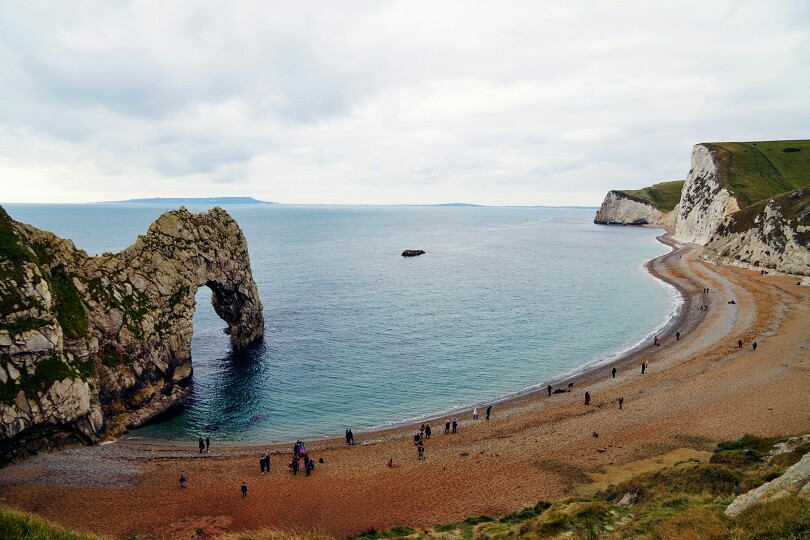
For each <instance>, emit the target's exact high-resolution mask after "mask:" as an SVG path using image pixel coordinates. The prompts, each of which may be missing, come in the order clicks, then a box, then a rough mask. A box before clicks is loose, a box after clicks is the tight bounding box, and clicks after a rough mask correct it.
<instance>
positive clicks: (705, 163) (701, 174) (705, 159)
mask: <svg viewBox="0 0 810 540" xmlns="http://www.w3.org/2000/svg"><path fill="white" fill-rule="evenodd" d="M739 209H740V206H739V204H738V202H737V199H736V198H735V197H734V195H733V194H732V193H731V192H730V191H729V190H727V189H726V188H725V187H723V183H722V180H721V178H720V172H719V169H718V165H717V162H716V160H715V157H714V155H713V154H712V150H711V149H710V148H709V147H707V146H705V145H703V144H696V145H695V146H694V147H693V148H692V168H691V170H690V171H689V174H688V175H687V177H686V182H685V183H684V185H683V191H681V202H680V204H679V208H677V220H676V223H675V237H676V238H677V239H678V240H680V241H682V242H691V243H694V244H705V243H706V242H708V241H709V238H711V236H712V234H713V233H714V231H715V229H716V228H717V226H718V225H719V224H720V222H721V221H722V220H723V218H725V217H726V216H727V215H729V214H731V213H733V212H736V211H737V210H739Z"/></svg>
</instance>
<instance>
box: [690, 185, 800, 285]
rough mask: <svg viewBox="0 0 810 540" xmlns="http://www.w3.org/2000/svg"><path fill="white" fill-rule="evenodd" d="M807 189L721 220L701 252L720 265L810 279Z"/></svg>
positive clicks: (755, 205) (754, 205) (706, 257)
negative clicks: (802, 211)
mask: <svg viewBox="0 0 810 540" xmlns="http://www.w3.org/2000/svg"><path fill="white" fill-rule="evenodd" d="M809 202H810V187H807V188H802V189H798V190H795V191H791V192H788V193H786V194H783V195H781V196H779V197H774V198H773V199H768V200H765V201H760V202H759V203H757V204H753V205H751V206H749V207H748V208H744V209H743V210H741V211H739V212H735V213H734V214H732V215H730V216H727V217H726V218H724V219H723V220H722V222H721V223H720V225H719V226H718V227H717V230H716V231H715V232H714V234H713V235H712V237H711V238H710V239H709V242H708V243H707V244H706V246H705V247H704V249H703V255H702V256H703V258H704V259H706V260H710V261H713V262H718V263H721V264H734V265H737V266H743V267H748V268H762V269H764V268H767V269H773V270H776V271H778V272H784V273H787V274H797V275H802V276H810V218H809V217H808V215H807V214H804V215H802V214H801V213H800V212H798V213H797V211H796V210H797V208H798V207H804V208H806V207H807V205H808V203H809Z"/></svg>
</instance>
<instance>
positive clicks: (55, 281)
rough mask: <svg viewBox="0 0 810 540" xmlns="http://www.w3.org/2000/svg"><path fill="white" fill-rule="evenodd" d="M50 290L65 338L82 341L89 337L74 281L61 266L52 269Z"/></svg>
mask: <svg viewBox="0 0 810 540" xmlns="http://www.w3.org/2000/svg"><path fill="white" fill-rule="evenodd" d="M50 274H51V279H50V280H49V281H50V288H51V292H52V293H53V300H54V307H55V308H56V320H58V321H59V325H60V326H61V327H62V331H63V332H64V333H65V337H66V338H69V339H80V338H83V337H86V336H87V330H88V326H87V315H86V314H85V312H84V306H83V305H82V301H81V299H80V298H79V292H78V291H77V290H76V287H75V285H73V280H72V279H71V277H70V276H69V275H68V273H67V272H66V271H65V267H64V266H62V265H61V264H60V265H58V266H55V267H53V268H52V269H51V272H50Z"/></svg>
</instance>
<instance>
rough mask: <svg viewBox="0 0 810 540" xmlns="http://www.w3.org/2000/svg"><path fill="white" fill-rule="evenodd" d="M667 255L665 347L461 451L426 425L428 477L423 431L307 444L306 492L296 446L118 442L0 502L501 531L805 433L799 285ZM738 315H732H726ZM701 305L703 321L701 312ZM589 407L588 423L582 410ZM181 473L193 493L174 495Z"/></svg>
mask: <svg viewBox="0 0 810 540" xmlns="http://www.w3.org/2000/svg"><path fill="white" fill-rule="evenodd" d="M664 241H665V242H670V243H672V241H671V240H667V239H665V240H664ZM676 247H677V248H678V249H676V250H675V251H673V252H672V253H670V254H668V255H664V256H662V257H660V258H658V259H655V260H653V261H651V262H650V263H648V267H649V269H650V271H651V272H652V273H653V274H655V275H657V276H658V277H660V278H662V279H664V280H666V281H667V282H669V283H671V284H673V285H674V286H676V287H677V288H678V289H679V291H680V292H681V294H682V296H683V298H684V304H683V306H682V309H681V311H680V312H679V314H678V315H677V317H676V318H675V319H674V320H673V322H672V324H670V325H669V327H668V329H667V330H666V331H665V332H662V334H660V335H659V339H660V343H661V345H660V346H658V347H656V346H653V345H652V344H651V343H650V344H645V345H643V346H641V347H639V348H637V349H636V350H635V351H632V353H631V354H628V355H625V356H623V357H622V358H620V359H618V360H617V361H616V362H614V363H613V364H610V365H606V366H599V367H597V368H595V369H593V370H591V371H589V372H587V373H583V374H580V375H577V376H575V377H573V378H571V379H566V380H561V381H558V382H557V384H556V385H555V386H557V387H564V388H567V383H568V382H574V387H573V389H572V391H571V392H565V393H561V394H554V395H552V396H551V397H549V396H547V395H546V391H545V389H543V390H540V391H537V392H533V393H530V394H526V395H522V396H518V397H516V398H513V399H511V400H509V401H507V402H504V403H499V404H496V405H495V406H494V407H493V417H492V419H491V420H490V421H486V420H484V419H483V416H484V414H483V412H484V411H483V410H481V409H480V408H479V413H480V415H481V419H480V420H477V421H473V420H472V419H471V414H469V413H464V414H462V415H459V418H460V420H461V423H460V427H459V433H457V434H455V435H444V434H443V430H444V422H443V420H445V419H442V421H441V422H439V421H433V422H430V424H431V427H432V428H433V436H432V438H431V439H430V440H428V441H426V456H427V459H426V460H425V461H421V462H420V461H417V459H416V449H415V448H414V445H413V433H414V431H415V430H416V429H418V426H404V427H399V428H396V429H390V430H386V431H381V432H375V433H355V439H356V441H357V443H358V444H356V445H355V446H347V445H345V444H344V441H343V440H342V439H328V440H319V441H310V442H308V448H309V450H310V454H311V455H313V456H314V457H315V458H316V460H317V458H321V457H322V458H323V459H324V462H325V463H323V464H318V466H317V468H316V469H315V471H314V472H313V475H312V476H311V477H305V476H304V475H303V473H299V475H298V476H296V477H293V476H292V475H291V474H290V473H289V472H288V471H287V466H286V465H287V463H288V462H289V459H290V457H291V447H292V445H291V444H290V445H284V446H280V445H275V446H236V445H234V446H227V447H221V446H219V445H217V444H216V441H215V440H214V441H213V446H212V448H211V452H210V453H206V454H203V455H200V454H198V452H197V449H196V445H193V444H192V445H179V444H167V443H158V442H149V441H140V442H139V441H125V440H122V441H117V442H114V443H112V444H106V445H100V446H94V447H81V448H75V449H71V450H68V451H64V452H61V453H55V454H51V455H44V456H37V457H35V458H32V459H29V460H26V461H23V462H22V463H19V464H15V465H11V466H8V467H6V468H4V469H2V470H0V500H2V502H4V503H6V504H9V505H11V506H14V507H17V508H21V509H24V510H28V511H32V512H35V513H37V514H39V515H42V516H44V517H46V518H48V519H51V520H54V521H56V522H59V523H62V524H65V525H68V526H70V527H74V528H76V529H80V530H84V531H93V532H97V533H101V534H107V535H111V536H115V537H128V536H130V535H138V537H139V538H172V537H176V538H181V537H182V538H188V537H189V536H191V535H192V534H193V533H194V531H195V530H196V529H202V531H203V532H204V533H205V534H217V533H221V532H226V531H240V530H253V529H259V528H276V529H284V530H288V531H296V532H309V531H318V532H325V533H329V534H334V535H338V536H346V535H350V534H352V533H356V532H359V531H363V530H366V529H369V528H371V527H374V528H376V529H378V530H380V529H384V528H388V527H392V526H395V525H410V526H413V527H417V528H427V527H431V526H433V525H435V524H437V523H446V522H452V521H458V520H461V519H464V518H466V517H468V516H472V515H479V514H490V515H499V514H505V513H508V512H512V511H514V510H518V509H520V508H523V507H524V506H527V505H533V504H535V503H536V502H537V501H538V500H540V499H546V500H551V499H557V498H560V497H564V496H566V495H570V494H572V493H574V492H575V491H576V490H581V489H582V485H583V484H588V483H590V482H592V481H599V482H604V481H606V479H608V480H609V479H610V478H613V477H615V478H619V479H620V478H621V477H622V475H623V474H627V471H633V470H648V469H649V467H650V466H654V465H651V464H654V463H658V462H660V463H669V462H670V461H672V459H675V458H672V459H670V458H667V457H665V458H663V459H651V458H656V456H662V455H664V454H667V456H675V457H676V458H677V457H678V456H695V455H701V454H700V452H699V451H706V450H711V449H712V448H713V446H714V444H716V442H717V441H718V440H721V439H732V438H737V437H740V436H741V435H743V434H746V433H752V434H756V435H789V434H797V433H808V432H810V399H808V398H810V354H808V351H810V313H809V312H808V311H810V302H808V301H807V292H808V289H807V287H798V286H797V285H796V282H797V279H796V278H795V277H782V276H760V275H759V273H758V272H753V271H749V270H743V269H739V268H735V267H720V266H715V265H711V264H708V263H705V262H703V261H701V260H699V258H698V256H699V252H700V251H699V248H695V247H689V246H677V245H676ZM704 287H709V290H710V292H709V293H708V294H704V293H703V292H702V290H703V288H704ZM732 299H733V300H735V301H736V304H728V303H727V302H728V301H729V300H732ZM703 304H707V305H708V306H709V308H708V311H705V312H704V311H702V310H700V309H699V306H701V305H703ZM675 331H680V332H681V334H682V336H681V339H680V340H679V341H676V340H675V337H674V332H675ZM738 339H742V340H743V342H744V343H745V347H744V348H743V349H738V348H737V340H738ZM754 340H756V341H757V342H758V344H759V347H758V349H757V350H756V352H753V351H752V350H751V347H750V345H751V343H752V341H754ZM645 361H646V362H649V368H648V370H647V373H646V374H644V375H642V374H641V369H640V367H641V363H642V362H645ZM613 366H615V367H616V369H617V376H616V378H615V379H613V378H612V377H611V374H610V369H611V367H613ZM527 383H531V381H527ZM586 390H587V391H588V392H590V395H591V398H592V400H591V405H590V406H585V405H584V404H583V396H584V393H585V391H586ZM620 396H623V397H624V409H623V410H621V411H620V410H619V409H618V398H619V397H620ZM594 433H598V435H599V436H598V437H594ZM267 449H270V450H271V451H272V452H273V455H272V470H271V472H270V473H269V474H265V475H261V474H260V473H259V465H258V459H259V456H260V454H261V453H262V452H264V451H265V450H267ZM689 449H693V450H696V451H698V452H693V451H692V450H689ZM389 457H393V458H394V462H395V467H394V468H391V469H389V468H388V467H387V466H386V462H387V461H388V458H389ZM181 470H182V471H184V473H185V476H186V477H187V478H188V487H187V488H186V489H183V490H181V489H180V488H179V487H178V485H177V479H178V477H179V475H180V471H181ZM242 481H245V482H247V484H248V488H249V492H248V497H247V498H245V499H242V497H241V494H240V493H239V486H240V485H241V483H242Z"/></svg>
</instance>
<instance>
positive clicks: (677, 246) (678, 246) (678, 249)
mask: <svg viewBox="0 0 810 540" xmlns="http://www.w3.org/2000/svg"><path fill="white" fill-rule="evenodd" d="M645 227H647V228H653V229H660V230H662V231H664V232H663V233H662V234H659V235H657V236H656V237H655V238H654V239H655V241H657V242H659V243H661V244H663V245H665V246H668V247H670V248H671V249H670V251H669V252H667V253H663V254H661V255H658V256H656V257H653V258H651V259H648V260H646V261H644V262H643V263H642V267H643V268H644V270H645V271H646V272H647V273H648V274H649V275H650V276H651V277H652V278H653V279H655V280H658V281H659V282H660V283H663V284H665V285H666V286H669V287H672V288H673V289H674V290H675V291H676V292H677V296H675V297H673V299H672V307H673V309H672V311H671V312H670V315H669V317H668V318H667V319H666V320H664V321H663V322H661V324H659V325H658V326H656V327H654V328H653V329H652V330H651V331H650V332H648V333H647V334H646V335H645V336H644V337H643V338H642V339H641V340H640V341H638V342H637V343H635V344H634V345H631V346H629V347H627V348H624V349H621V350H619V351H617V352H616V353H613V354H612V355H610V356H606V357H602V358H598V359H595V360H589V361H587V362H585V363H584V364H581V365H579V366H576V367H573V368H570V369H569V370H568V371H565V372H562V373H560V374H557V375H555V376H554V377H553V378H551V379H549V380H547V381H543V382H539V383H535V384H532V385H530V386H527V387H525V388H522V389H520V390H516V391H514V392H510V393H508V394H504V395H502V396H499V397H496V398H494V399H492V400H489V401H479V402H476V403H473V404H471V405H465V406H463V407H460V408H457V409H449V410H447V411H439V412H428V413H425V414H424V415H421V416H418V417H416V418H412V419H403V420H397V421H394V422H390V423H386V424H382V425H377V426H371V427H369V428H367V429H360V430H358V431H357V433H358V434H363V435H367V436H373V435H375V434H384V433H385V432H387V431H391V430H393V431H399V430H401V429H403V428H405V427H408V426H414V425H416V424H420V423H433V422H437V421H438V420H440V419H442V420H444V419H445V417H452V416H462V415H463V414H465V413H470V414H472V410H473V408H474V407H478V408H479V409H480V408H481V407H484V409H485V408H486V406H487V405H492V406H493V407H494V406H495V405H509V404H510V403H511V402H512V401H514V400H520V399H523V398H527V397H532V396H533V395H534V394H538V395H539V394H544V393H545V391H546V386H547V385H551V386H554V387H557V386H561V385H564V384H565V385H567V384H568V383H569V382H572V379H576V378H578V377H579V378H587V377H588V375H589V374H590V372H591V371H595V370H598V369H602V368H605V367H611V366H612V365H614V364H617V363H619V362H622V361H624V360H626V359H627V358H628V357H630V356H632V355H634V354H636V353H638V352H639V351H641V350H642V349H644V348H645V347H646V346H648V341H649V339H650V337H651V336H653V335H658V336H659V338H660V339H665V338H667V337H669V336H671V335H673V334H674V331H675V328H676V327H680V326H682V323H683V321H684V320H685V312H684V309H685V307H686V294H685V293H686V291H685V289H682V288H679V286H678V285H677V284H676V283H671V282H669V281H667V279H666V278H665V277H664V276H662V275H661V274H658V273H656V272H655V271H654V270H653V269H652V264H653V263H654V262H655V261H657V260H659V259H663V258H665V257H670V256H674V255H676V254H680V253H682V252H683V251H685V250H687V249H688V248H687V247H686V246H685V245H683V244H682V243H680V242H678V241H677V240H675V238H674V234H673V231H671V230H669V229H667V228H665V227H659V226H645ZM660 283H659V284H660ZM645 344H647V345H645ZM575 384H576V383H575ZM298 438H299V439H303V440H307V441H309V442H328V441H332V440H343V436H342V435H341V434H340V433H334V434H331V435H322V436H320V435H319V436H306V435H302V436H300V437H298ZM116 441H133V442H138V443H143V444H154V445H160V444H166V445H169V446H189V447H195V448H196V446H197V443H196V442H195V441H185V440H183V439H169V438H160V437H138V436H130V434H129V433H125V434H123V435H121V436H120V437H118V438H117V439H104V440H103V442H116ZM294 442H295V440H294V439H283V440H278V441H261V440H257V441H226V442H222V443H217V446H221V447H226V446H232V447H234V448H259V447H266V446H269V447H275V446H280V445H292V444H293V443H294Z"/></svg>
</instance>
